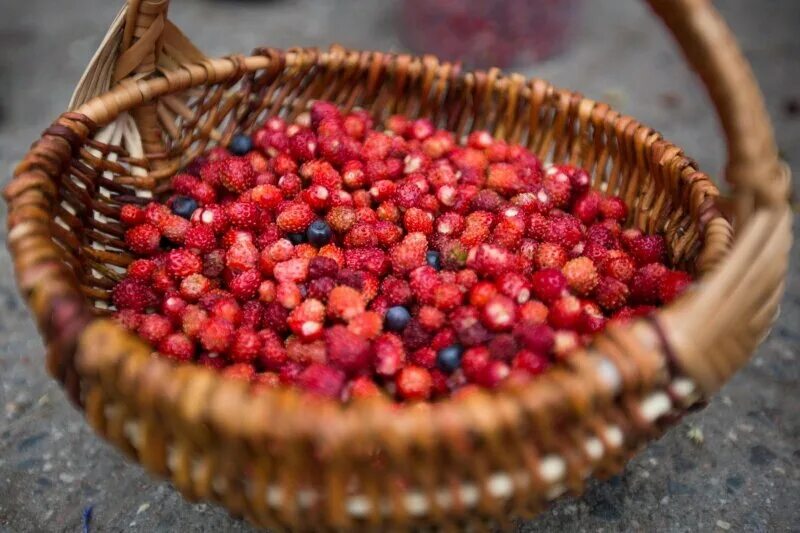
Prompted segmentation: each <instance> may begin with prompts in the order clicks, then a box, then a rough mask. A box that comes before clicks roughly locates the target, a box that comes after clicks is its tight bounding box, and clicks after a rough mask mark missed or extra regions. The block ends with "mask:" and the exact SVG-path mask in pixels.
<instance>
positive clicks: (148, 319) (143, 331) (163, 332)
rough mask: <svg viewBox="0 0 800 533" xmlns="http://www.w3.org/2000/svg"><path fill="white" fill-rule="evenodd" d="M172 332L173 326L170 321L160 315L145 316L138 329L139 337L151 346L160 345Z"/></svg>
mask: <svg viewBox="0 0 800 533" xmlns="http://www.w3.org/2000/svg"><path fill="white" fill-rule="evenodd" d="M171 332H172V324H171V323H170V321H169V319H167V318H166V317H163V316H160V315H145V316H144V317H142V320H141V323H140V324H139V327H138V329H137V333H138V334H139V336H140V337H141V338H143V339H144V340H146V341H147V342H149V343H150V344H158V343H159V342H160V341H161V339H163V338H164V337H166V336H167V335H169V334H170V333H171Z"/></svg>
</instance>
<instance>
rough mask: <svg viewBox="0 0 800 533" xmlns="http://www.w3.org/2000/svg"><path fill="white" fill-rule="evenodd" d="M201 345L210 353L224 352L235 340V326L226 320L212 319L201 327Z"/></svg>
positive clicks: (199, 333)
mask: <svg viewBox="0 0 800 533" xmlns="http://www.w3.org/2000/svg"><path fill="white" fill-rule="evenodd" d="M198 335H199V339H200V344H202V346H203V348H205V349H206V350H208V351H210V352H223V351H225V350H226V349H227V348H228V346H230V343H231V340H232V339H233V324H232V323H231V322H229V321H228V320H225V319H224V318H216V317H212V318H209V319H207V320H206V321H205V322H203V324H202V325H201V326H200V331H199V332H198Z"/></svg>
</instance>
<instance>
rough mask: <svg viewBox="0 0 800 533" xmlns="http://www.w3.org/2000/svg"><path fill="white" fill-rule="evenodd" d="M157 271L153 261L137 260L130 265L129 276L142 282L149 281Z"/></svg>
mask: <svg viewBox="0 0 800 533" xmlns="http://www.w3.org/2000/svg"><path fill="white" fill-rule="evenodd" d="M155 270H156V264H155V263H154V262H153V260H152V259H135V260H133V261H131V264H130V265H128V276H129V277H131V278H137V279H140V280H142V281H148V280H149V279H150V278H151V277H152V275H153V272H154V271H155Z"/></svg>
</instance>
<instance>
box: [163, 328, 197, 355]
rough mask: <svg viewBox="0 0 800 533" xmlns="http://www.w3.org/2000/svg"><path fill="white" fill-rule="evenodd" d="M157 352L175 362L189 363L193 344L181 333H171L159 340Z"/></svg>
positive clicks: (192, 353)
mask: <svg viewBox="0 0 800 533" xmlns="http://www.w3.org/2000/svg"><path fill="white" fill-rule="evenodd" d="M158 351H159V353H161V354H162V355H164V356H166V357H168V358H169V359H174V360H175V361H189V360H191V359H192V357H194V343H193V342H192V341H191V340H190V339H189V338H188V337H187V336H186V335H184V334H183V333H172V334H171V335H168V336H167V337H165V338H164V339H162V340H161V342H160V343H159V344H158Z"/></svg>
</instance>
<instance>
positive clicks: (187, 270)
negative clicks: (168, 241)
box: [166, 248, 203, 278]
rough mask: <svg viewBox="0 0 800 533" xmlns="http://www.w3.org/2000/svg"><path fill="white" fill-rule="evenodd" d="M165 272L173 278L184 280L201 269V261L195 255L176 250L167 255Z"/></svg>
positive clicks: (179, 249)
mask: <svg viewBox="0 0 800 533" xmlns="http://www.w3.org/2000/svg"><path fill="white" fill-rule="evenodd" d="M166 267H167V271H168V272H169V273H170V275H172V276H173V277H175V278H185V277H186V276H189V275H191V274H198V273H200V271H201V270H202V269H203V261H202V260H201V259H200V257H199V256H198V255H197V254H194V253H192V252H190V251H188V250H185V249H181V248H178V249H176V250H171V251H170V252H169V253H168V254H167V261H166Z"/></svg>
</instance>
